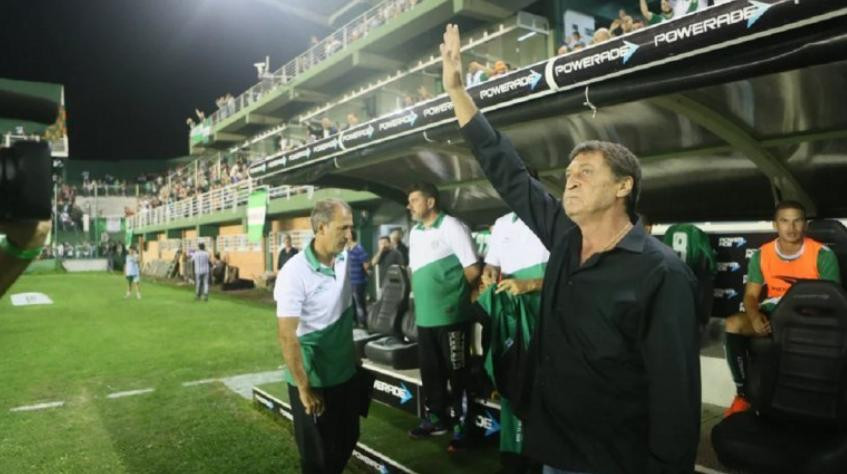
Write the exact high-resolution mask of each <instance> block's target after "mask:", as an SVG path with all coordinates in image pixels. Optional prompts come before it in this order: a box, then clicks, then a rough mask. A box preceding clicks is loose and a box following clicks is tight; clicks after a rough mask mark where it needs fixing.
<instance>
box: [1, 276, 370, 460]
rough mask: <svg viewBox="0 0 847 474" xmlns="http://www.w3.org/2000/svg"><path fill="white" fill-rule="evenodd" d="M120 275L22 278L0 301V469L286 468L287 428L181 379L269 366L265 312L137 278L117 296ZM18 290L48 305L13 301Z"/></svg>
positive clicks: (272, 344) (272, 366)
mask: <svg viewBox="0 0 847 474" xmlns="http://www.w3.org/2000/svg"><path fill="white" fill-rule="evenodd" d="M124 284H125V281H124V279H123V278H121V277H120V276H118V275H107V274H103V273H93V274H54V275H25V276H24V277H22V278H21V279H20V280H19V281H18V282H17V283H16V284H15V286H14V287H13V288H12V289H11V290H10V291H9V293H8V294H7V295H6V296H5V297H4V298H3V299H2V300H0V358H2V361H3V362H2V364H0V381H2V383H0V473H29V472H45V473H56V472H74V473H75V472H79V473H92V472H109V473H112V472H151V473H152V472H155V473H169V472H179V473H184V472H204V473H214V472H221V473H224V472H226V473H230V472H297V471H298V464H297V451H296V447H295V445H294V441H293V438H292V436H291V433H290V427H289V426H288V425H287V424H285V423H280V422H278V421H276V420H274V419H272V418H270V417H269V416H267V415H265V414H264V413H262V412H261V411H259V410H257V409H256V408H255V407H254V406H253V405H252V403H251V402H250V401H248V400H245V399H244V398H242V397H240V396H238V395H237V394H236V393H234V392H233V391H231V390H230V389H229V388H227V387H226V386H225V385H224V384H223V383H220V382H212V383H203V384H198V385H193V386H183V385H182V384H183V383H185V382H191V381H198V380H203V379H210V378H223V377H230V376H235V375H240V374H248V373H257V372H267V371H274V370H277V369H278V368H279V365H280V360H281V356H280V355H279V349H278V347H277V343H276V339H275V328H276V326H275V325H276V322H275V319H274V317H273V309H272V308H271V307H270V306H268V305H267V304H260V303H251V302H248V301H243V300H238V299H233V298H226V297H215V296H213V298H212V300H211V301H210V302H208V303H199V302H194V301H193V297H192V294H191V292H190V291H189V290H187V289H184V288H174V287H170V286H164V285H156V284H147V283H143V288H142V291H143V299H141V300H136V299H135V298H131V299H127V300H125V299H124ZM25 291H39V292H42V293H45V294H47V295H48V296H50V297H51V298H52V299H53V301H54V304H52V305H49V306H29V307H15V306H12V304H11V301H10V298H9V295H10V294H12V293H18V292H25ZM151 388H152V389H154V391H152V392H148V393H144V394H140V395H135V396H127V397H123V398H114V399H110V398H107V396H108V395H109V394H113V393H116V392H123V391H130V390H140V389H151ZM58 401H63V402H65V404H64V406H61V407H56V408H48V409H41V410H34V411H10V410H12V409H14V408H16V407H22V406H31V405H34V404H39V403H46V402H58ZM349 472H364V471H363V470H362V469H360V468H357V467H356V466H351V467H350V471H349Z"/></svg>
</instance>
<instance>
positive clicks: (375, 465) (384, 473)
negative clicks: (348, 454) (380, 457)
mask: <svg viewBox="0 0 847 474" xmlns="http://www.w3.org/2000/svg"><path fill="white" fill-rule="evenodd" d="M353 457H354V458H356V459H358V460H359V461H362V463H364V464H365V466H368V467H369V468H371V469H373V470H374V471H376V472H378V473H379V474H388V473H389V472H391V471H389V470H388V467H387V466H386V465H385V464H383V463H381V462H379V461H377V460H376V459H373V458H371V457H369V456H365V455H364V454H362V453H360V452H359V451H357V450H355V449H354V450H353Z"/></svg>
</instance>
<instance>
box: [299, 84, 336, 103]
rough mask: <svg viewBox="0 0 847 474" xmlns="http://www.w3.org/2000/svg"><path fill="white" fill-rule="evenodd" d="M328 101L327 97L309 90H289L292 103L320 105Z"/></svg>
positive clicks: (328, 97)
mask: <svg viewBox="0 0 847 474" xmlns="http://www.w3.org/2000/svg"><path fill="white" fill-rule="evenodd" d="M329 99H330V96H329V95H327V94H324V93H321V92H317V91H313V90H309V89H300V88H297V89H292V90H291V101H292V102H308V103H309V104H321V103H324V102H327V101H329Z"/></svg>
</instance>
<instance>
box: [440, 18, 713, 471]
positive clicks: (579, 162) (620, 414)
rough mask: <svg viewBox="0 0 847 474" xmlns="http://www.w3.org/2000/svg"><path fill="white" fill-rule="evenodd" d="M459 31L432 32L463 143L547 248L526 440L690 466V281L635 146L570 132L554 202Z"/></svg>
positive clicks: (601, 459)
mask: <svg viewBox="0 0 847 474" xmlns="http://www.w3.org/2000/svg"><path fill="white" fill-rule="evenodd" d="M459 47H460V38H459V30H458V27H457V26H455V25H448V26H447V29H446V31H445V33H444V43H443V44H442V45H441V56H442V61H443V78H442V80H443V82H444V89H445V90H446V91H447V93H448V94H449V96H450V98H451V100H452V102H453V106H454V112H455V114H456V118H457V119H458V122H459V126H460V127H461V131H462V134H463V135H464V137H465V141H466V143H468V145H470V147H471V149H472V150H473V153H474V155H475V156H476V158H477V160H478V161H479V164H480V166H481V167H482V169H483V171H484V172H485V174H486V176H487V177H488V179H489V180H490V181H491V184H492V185H493V186H494V188H495V189H496V190H497V192H498V193H499V194H500V196H501V197H502V198H503V200H504V201H506V204H507V205H508V206H509V207H510V208H511V209H512V210H513V211H514V212H515V213H516V214H517V216H518V217H519V218H520V219H521V220H523V221H524V222H525V223H526V225H527V226H528V227H529V228H530V229H531V230H532V231H533V232H534V233H535V234H536V235H537V236H538V238H539V239H540V240H541V242H542V243H543V244H544V246H545V247H547V249H548V250H550V260H549V263H548V266H547V271H546V273H545V275H544V282H543V285H542V293H541V318H540V319H539V321H538V324H537V327H536V331H535V334H534V336H533V339H532V340H533V342H532V345H531V346H530V351H531V355H530V362H529V364H528V367H526V370H525V371H524V373H526V374H527V375H528V378H527V379H526V383H524V384H523V386H524V387H529V390H526V392H525V393H524V394H523V396H522V397H519V398H520V399H519V400H513V402H516V403H513V404H514V405H516V407H517V408H518V409H517V410H516V411H517V412H518V413H520V412H521V411H523V412H524V414H525V415H526V431H525V435H526V436H525V438H524V440H525V445H524V453H525V454H526V455H528V456H529V457H531V458H533V459H535V460H537V461H539V462H541V463H543V464H544V471H545V473H551V474H555V473H573V472H579V473H606V472H615V473H632V474H636V473H637V474H642V473H683V472H685V473H690V472H692V471H693V470H694V460H695V457H696V454H697V443H698V441H699V433H700V360H699V346H698V330H697V315H696V308H695V295H696V291H695V288H696V282H695V279H694V276H693V275H692V273H691V271H690V270H689V269H688V267H687V266H686V265H685V263H683V262H682V261H681V260H680V259H679V258H678V257H677V256H676V255H675V254H674V253H673V252H672V251H671V250H670V249H669V248H667V247H665V246H664V245H663V244H662V243H661V242H659V241H658V240H656V239H652V238H649V237H648V236H647V234H646V233H645V231H644V228H643V226H642V225H641V223H640V222H638V221H637V218H636V217H635V207H636V203H637V200H638V191H639V188H640V183H641V168H640V166H639V163H638V159H637V158H636V157H635V155H633V154H632V152H630V151H629V150H628V149H627V148H626V147H624V146H623V145H620V144H617V143H609V142H600V141H590V142H585V143H581V144H578V145H577V146H576V147H575V148H574V150H573V151H572V152H571V154H570V164H569V165H568V167H567V170H566V171H565V182H564V188H565V189H564V194H563V196H562V200H561V201H559V200H558V199H557V198H556V197H555V196H553V195H551V194H550V193H548V192H547V191H546V190H545V189H544V187H543V186H542V185H541V183H540V182H539V181H538V180H536V179H534V178H532V177H531V176H530V175H529V173H528V172H527V169H526V166H525V165H524V163H523V160H522V159H521V157H520V156H519V155H518V153H517V150H515V148H514V146H513V145H512V143H511V142H510V141H509V139H508V138H506V137H504V136H503V135H502V134H500V133H499V132H498V131H497V130H495V129H494V128H492V126H491V125H490V124H489V123H488V121H487V120H486V119H485V117H484V116H483V115H482V114H481V113H480V112H479V111H478V110H477V108H476V105H475V104H474V102H473V99H472V98H471V96H470V95H469V94H468V93H467V91H466V90H465V88H464V87H463V85H462V63H461V58H460V54H459V52H460V49H459Z"/></svg>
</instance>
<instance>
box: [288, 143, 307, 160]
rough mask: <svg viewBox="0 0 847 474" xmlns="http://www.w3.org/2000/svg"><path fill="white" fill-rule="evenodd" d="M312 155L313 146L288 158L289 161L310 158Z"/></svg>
mask: <svg viewBox="0 0 847 474" xmlns="http://www.w3.org/2000/svg"><path fill="white" fill-rule="evenodd" d="M310 156H312V147H310V146H309V147H306V149H304V150H300V151H298V152H296V153H292V154H290V155H288V159H289V161H297V160H300V159H303V158H309V157H310Z"/></svg>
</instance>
